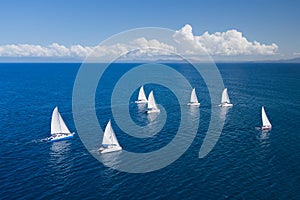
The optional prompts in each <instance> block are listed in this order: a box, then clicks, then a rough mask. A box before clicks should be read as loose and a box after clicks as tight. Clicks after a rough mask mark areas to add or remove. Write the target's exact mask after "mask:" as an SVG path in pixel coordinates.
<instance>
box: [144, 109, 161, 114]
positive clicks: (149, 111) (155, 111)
mask: <svg viewBox="0 0 300 200" xmlns="http://www.w3.org/2000/svg"><path fill="white" fill-rule="evenodd" d="M146 112H147V114H150V113H160V110H159V109H152V110H147V111H146Z"/></svg>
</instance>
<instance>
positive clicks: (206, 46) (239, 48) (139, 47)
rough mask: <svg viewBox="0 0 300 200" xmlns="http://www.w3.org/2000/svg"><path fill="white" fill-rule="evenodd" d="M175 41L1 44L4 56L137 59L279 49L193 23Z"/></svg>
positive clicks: (269, 52) (267, 52) (264, 52)
mask: <svg viewBox="0 0 300 200" xmlns="http://www.w3.org/2000/svg"><path fill="white" fill-rule="evenodd" d="M171 39H172V40H173V42H172V43H171V44H167V43H165V42H162V41H160V40H159V38H155V39H146V38H144V37H140V38H136V39H134V40H131V41H129V42H127V43H116V44H112V45H97V46H83V45H79V44H77V45H72V46H69V47H67V46H64V45H61V44H58V43H52V44H50V45H47V46H41V45H32V44H7V45H0V57H74V58H84V57H86V56H88V55H93V56H96V57H99V58H100V59H101V58H104V59H107V60H109V59H110V58H115V57H122V58H126V59H135V58H141V57H159V56H165V57H167V56H168V55H169V56H170V58H172V56H171V55H172V53H171V52H174V53H177V54H181V55H183V56H193V57H194V58H195V57H197V56H199V55H205V54H206V53H208V54H209V55H212V56H214V55H217V56H238V55H274V54H276V52H277V50H278V46H277V45H276V44H269V45H268V44H263V43H260V42H257V41H248V40H247V38H246V37H244V36H243V34H242V32H239V31H237V30H228V31H226V32H215V33H211V34H210V33H208V32H204V33H203V34H202V35H194V34H193V29H192V26H190V25H188V24H187V25H185V26H184V27H182V28H181V29H180V30H177V31H175V33H174V34H173V38H171Z"/></svg>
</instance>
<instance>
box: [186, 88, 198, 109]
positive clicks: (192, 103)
mask: <svg viewBox="0 0 300 200" xmlns="http://www.w3.org/2000/svg"><path fill="white" fill-rule="evenodd" d="M188 105H189V106H200V103H199V102H198V98H197V95H196V89H195V88H194V89H193V90H192V93H191V98H190V102H189V103H188Z"/></svg>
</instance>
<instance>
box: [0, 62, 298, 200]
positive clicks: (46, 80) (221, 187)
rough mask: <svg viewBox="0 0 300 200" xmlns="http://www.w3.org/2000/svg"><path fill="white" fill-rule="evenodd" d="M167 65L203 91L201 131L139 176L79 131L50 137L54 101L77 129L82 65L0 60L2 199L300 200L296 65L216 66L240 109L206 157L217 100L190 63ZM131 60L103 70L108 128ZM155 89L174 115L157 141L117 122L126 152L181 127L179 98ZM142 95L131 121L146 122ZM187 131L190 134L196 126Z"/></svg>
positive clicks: (103, 119) (103, 115)
mask: <svg viewBox="0 0 300 200" xmlns="http://www.w3.org/2000/svg"><path fill="white" fill-rule="evenodd" d="M169 65H171V66H172V68H174V69H175V70H177V71H179V72H180V73H182V74H184V75H185V76H186V77H188V79H189V81H190V83H191V85H193V87H196V90H197V91H199V92H198V98H199V101H200V102H201V107H200V108H199V109H200V116H201V118H200V124H199V129H198V132H197V135H196V137H195V139H194V141H193V143H192V144H191V146H190V147H189V148H188V150H187V151H186V152H185V153H184V154H183V155H182V156H181V157H180V158H179V159H178V160H176V161H175V162H173V163H172V164H171V165H169V166H167V167H165V168H162V169H160V170H157V171H153V172H149V173H140V174H139V173H137V174H134V173H126V172H120V171H117V170H114V169H111V168H108V167H106V166H104V165H103V164H102V163H100V162H99V161H98V160H96V159H95V158H94V157H93V156H92V155H91V154H90V153H89V152H88V151H87V150H86V149H85V147H84V145H83V144H82V142H81V140H80V138H79V136H78V134H76V135H75V137H74V138H73V139H71V140H68V141H60V142H55V143H49V142H46V141H45V138H47V137H49V136H50V120H51V114H52V110H53V109H54V107H55V106H58V107H59V110H60V113H61V115H62V117H63V118H64V120H65V122H66V124H67V126H68V127H69V129H70V130H72V131H76V127H75V123H74V121H73V115H72V91H73V85H74V81H75V78H76V74H77V71H78V69H79V67H80V64H67V63H63V64H59V63H51V64H50V63H49V64H45V63H44V64H39V63H34V64H31V63H17V64H11V63H6V64H4V63H2V64H0V75H1V78H0V88H1V92H0V119H1V122H0V134H1V136H0V180H1V182H0V199H300V131H299V130H300V89H299V88H300V64H274V63H272V64H268V63H264V64H258V63H251V64H249V63H234V64H229V63H226V64H218V65H217V66H218V68H219V70H220V73H221V75H222V77H223V81H224V85H225V87H227V88H228V92H229V96H230V99H231V101H232V102H233V104H234V106H233V107H232V108H231V109H229V110H228V112H227V114H226V120H225V126H224V128H223V131H222V134H221V136H220V138H219V140H218V142H217V144H216V145H215V147H214V148H213V150H212V151H211V152H210V153H209V154H208V155H207V156H206V157H204V158H202V159H199V158H198V152H199V149H200V147H201V144H202V142H203V139H204V137H205V133H206V131H207V129H208V124H209V119H210V115H211V112H210V109H211V107H213V106H214V105H211V103H210V97H209V94H208V90H207V87H206V85H205V83H204V82H203V79H202V78H201V77H200V76H199V75H198V74H196V73H195V71H193V69H189V68H188V67H187V66H185V65H184V64H169ZM134 66H136V64H114V65H113V66H111V68H110V69H109V70H108V71H107V72H105V73H107V75H106V76H105V77H106V78H104V79H103V80H101V81H102V84H103V85H104V86H103V87H102V88H101V90H100V89H99V90H97V94H96V99H95V100H96V112H97V117H98V120H99V124H100V125H101V127H102V128H104V126H105V124H106V123H107V121H108V120H109V119H112V120H113V116H112V113H111V110H110V106H109V105H110V97H111V91H112V89H113V87H114V84H115V83H116V81H117V80H118V79H119V78H120V77H121V76H122V74H124V73H126V72H127V71H128V70H129V69H131V68H133V67H134ZM166 78H168V76H166ZM152 89H154V90H155V97H156V101H157V102H158V103H159V104H161V105H163V106H164V108H165V111H166V112H167V113H168V118H167V121H166V125H165V126H164V128H163V129H162V131H161V132H160V133H158V134H157V135H155V136H154V137H152V138H148V139H147V138H146V139H145V138H144V139H136V138H133V137H131V136H130V137H129V136H128V135H127V134H126V133H124V132H123V131H122V130H121V129H120V128H119V127H118V126H117V124H116V123H115V122H114V120H113V127H114V129H115V132H116V135H117V137H118V139H119V142H120V144H121V145H122V146H123V148H124V149H126V150H128V151H135V152H148V151H154V150H158V149H160V148H162V147H163V146H165V145H167V144H168V143H169V142H170V141H171V140H172V139H173V138H174V134H173V133H176V131H177V129H178V123H176V121H178V120H180V117H179V116H180V111H179V110H180V109H179V105H178V102H177V101H176V97H175V96H174V94H173V93H172V92H171V91H170V90H168V88H165V87H162V86H160V85H157V84H148V85H145V92H146V94H147V95H148V94H149V92H150V90H152ZM137 92H138V90H136V91H135V92H134V93H133V94H132V97H131V99H130V100H129V110H130V111H131V117H132V119H133V121H135V122H136V123H137V124H139V125H145V124H147V123H148V120H149V119H148V118H147V117H146V116H145V114H143V113H138V108H137V106H136V105H135V104H133V103H130V102H132V101H134V100H135V98H136V96H137ZM100 97H101V99H104V100H105V101H104V103H103V102H100V100H99V98H100ZM105 102H108V103H105ZM168 102H175V104H174V103H172V104H170V103H168ZM176 102H177V105H176ZM263 105H264V106H265V109H266V111H267V115H268V116H269V119H270V121H271V123H272V125H273V129H272V130H271V131H270V132H269V133H267V134H263V133H261V132H260V131H258V130H256V127H258V126H261V113H260V112H261V106H263ZM127 106H128V105H127ZM185 129H186V130H187V133H188V130H189V129H190V127H185ZM99 146H100V144H99Z"/></svg>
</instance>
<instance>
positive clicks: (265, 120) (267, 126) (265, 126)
mask: <svg viewBox="0 0 300 200" xmlns="http://www.w3.org/2000/svg"><path fill="white" fill-rule="evenodd" d="M261 119H262V124H263V125H262V127H261V129H262V130H271V129H272V124H271V123H270V121H269V119H268V117H267V114H266V111H265V108H264V107H263V106H262V107H261Z"/></svg>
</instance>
